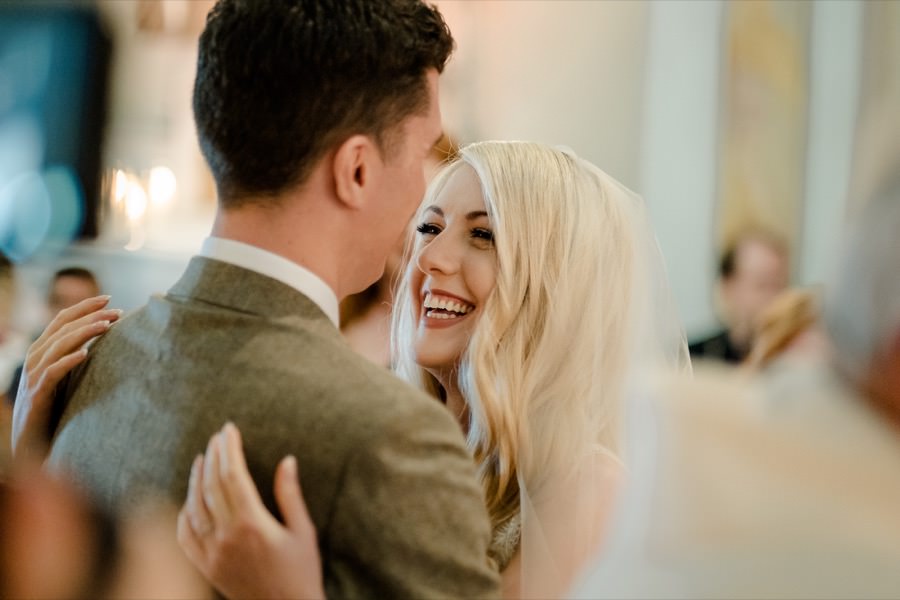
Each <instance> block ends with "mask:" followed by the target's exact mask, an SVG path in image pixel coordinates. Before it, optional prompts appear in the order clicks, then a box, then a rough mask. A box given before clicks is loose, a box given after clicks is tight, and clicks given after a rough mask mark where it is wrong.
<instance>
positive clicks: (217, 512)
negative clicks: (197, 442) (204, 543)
mask: <svg viewBox="0 0 900 600" xmlns="http://www.w3.org/2000/svg"><path fill="white" fill-rule="evenodd" d="M221 435H222V434H220V433H217V434H215V435H214V436H212V437H211V438H210V439H209V445H208V446H207V447H206V456H205V457H204V459H203V501H204V502H205V503H206V508H207V509H208V510H209V515H210V517H211V518H212V526H213V528H216V527H223V526H226V525H228V523H229V522H230V521H231V515H230V508H229V506H228V501H227V500H226V499H225V494H224V492H223V491H222V483H221V480H220V479H219V464H220V463H221V456H220V446H221V445H220V444H219V438H220V437H221Z"/></svg>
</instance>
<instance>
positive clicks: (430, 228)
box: [416, 223, 441, 236]
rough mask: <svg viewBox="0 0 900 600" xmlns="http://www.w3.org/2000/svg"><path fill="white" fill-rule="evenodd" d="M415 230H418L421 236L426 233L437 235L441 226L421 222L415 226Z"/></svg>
mask: <svg viewBox="0 0 900 600" xmlns="http://www.w3.org/2000/svg"><path fill="white" fill-rule="evenodd" d="M416 231H418V232H419V233H420V234H422V235H423V236H426V235H431V236H434V235H437V234H439V233H440V232H441V228H440V227H438V226H437V225H435V224H433V223H422V224H421V225H419V226H418V227H416Z"/></svg>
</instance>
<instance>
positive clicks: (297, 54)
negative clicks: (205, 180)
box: [193, 0, 453, 207]
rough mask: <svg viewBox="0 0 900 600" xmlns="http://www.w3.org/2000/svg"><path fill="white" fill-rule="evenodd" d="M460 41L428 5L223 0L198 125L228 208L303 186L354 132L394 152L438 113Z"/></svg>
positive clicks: (204, 62)
mask: <svg viewBox="0 0 900 600" xmlns="http://www.w3.org/2000/svg"><path fill="white" fill-rule="evenodd" d="M452 49H453V39H452V37H451V36H450V31H449V29H448V28H447V25H446V24H445V23H444V20H443V18H442V17H441V15H440V13H439V12H438V11H437V9H435V8H433V7H431V6H428V5H426V4H424V3H423V2H422V1H421V0H377V1H372V0H219V2H218V3H217V4H216V5H215V7H214V8H213V9H212V10H211V11H210V13H209V16H208V17H207V22H206V28H205V29H204V31H203V34H202V35H201V37H200V50H199V57H198V61H197V78H196V81H195V84H194V100H193V104H194V119H195V121H196V124H197V132H198V135H199V138H200V147H201V149H202V151H203V154H204V156H205V157H206V160H207V162H208V163H209V166H210V169H211V170H212V173H213V177H214V178H215V180H216V185H217V187H218V192H219V202H220V203H221V205H222V206H224V207H233V206H238V205H240V204H242V203H243V201H244V200H245V199H247V198H248V197H254V198H257V199H258V198H260V197H266V196H269V197H275V196H277V195H278V194H280V193H281V192H283V191H285V190H287V189H289V188H291V187H293V186H296V185H298V184H302V183H303V182H304V181H305V179H306V178H307V177H308V176H309V174H310V172H311V171H312V169H313V167H314V166H315V164H316V163H317V162H318V161H319V160H320V159H321V158H322V157H323V156H325V154H326V153H327V152H328V151H329V149H331V148H333V147H335V146H336V145H338V144H340V143H341V142H342V141H343V140H345V139H347V138H348V137H350V136H351V135H356V134H363V135H368V136H370V137H371V138H372V139H374V140H375V142H376V143H377V145H378V148H379V150H380V151H381V152H382V153H385V154H387V155H388V156H389V155H390V154H391V153H392V152H393V150H394V145H395V143H396V142H397V141H398V140H400V139H401V136H400V134H399V132H400V125H401V124H402V122H403V121H404V120H405V119H406V118H407V117H409V116H411V115H414V114H418V113H421V112H424V111H425V110H426V109H427V108H428V102H429V95H428V85H427V80H426V77H425V73H426V71H427V70H429V69H436V70H437V71H438V72H441V71H442V70H443V68H444V65H445V63H446V61H447V59H448V58H449V56H450V53H451V52H452Z"/></svg>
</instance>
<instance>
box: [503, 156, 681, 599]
mask: <svg viewBox="0 0 900 600" xmlns="http://www.w3.org/2000/svg"><path fill="white" fill-rule="evenodd" d="M562 152H563V153H564V154H565V155H566V156H567V157H568V158H569V159H570V160H572V161H574V163H575V165H574V166H575V172H576V173H577V176H576V177H577V179H578V183H577V186H576V189H575V190H573V193H580V194H587V195H588V197H593V198H594V199H595V200H596V202H597V203H598V204H599V205H600V210H599V211H598V212H591V211H585V213H584V214H581V215H578V218H581V219H587V220H593V221H594V226H595V227H596V243H597V244H600V245H601V246H603V245H606V247H607V250H606V252H601V253H600V254H598V255H597V256H598V258H599V259H598V260H596V261H595V262H596V264H594V265H593V266H592V268H593V270H594V276H595V277H596V278H597V285H596V286H594V287H595V288H596V289H595V292H594V297H595V301H594V302H593V303H591V305H590V306H587V307H585V308H584V310H583V312H582V313H580V314H570V315H561V316H560V318H561V319H575V320H577V321H578V323H579V327H580V328H581V329H582V330H584V331H589V332H590V331H593V334H594V335H593V340H592V343H593V347H592V348H589V347H585V346H578V345H575V346H573V347H563V348H560V352H564V353H567V354H568V355H569V357H570V360H572V361H574V362H576V363H578V362H581V361H579V360H578V359H577V357H576V356H575V353H588V354H590V353H593V355H592V356H591V357H590V358H589V361H588V363H585V364H583V365H582V366H581V367H580V368H582V369H583V368H585V366H586V364H589V363H592V364H591V366H590V370H589V372H583V373H580V374H579V375H578V376H580V377H583V378H584V380H585V381H584V383H582V385H580V386H577V388H578V389H582V390H585V391H586V395H585V397H584V398H582V399H581V402H576V403H574V404H573V405H571V406H570V407H569V409H570V410H571V409H574V410H575V411H576V412H577V413H578V418H577V419H561V420H559V421H557V423H559V425H560V426H564V427H565V428H566V429H567V430H566V429H557V430H554V429H553V427H552V426H551V427H549V428H547V429H546V430H545V431H544V435H550V436H557V437H558V438H559V439H566V440H568V441H569V442H570V444H569V446H568V449H567V450H566V452H567V453H568V454H569V456H570V457H571V463H570V464H556V465H555V466H554V467H553V468H551V469H550V471H549V472H547V473H543V474H542V476H541V477H535V476H534V474H533V473H531V472H530V468H529V465H528V464H527V462H528V460H529V459H530V454H529V452H527V451H526V452H524V453H523V455H522V457H521V459H520V460H521V465H522V466H521V469H520V471H519V476H518V478H519V488H520V514H521V522H522V529H521V542H520V555H519V558H520V560H521V584H520V585H521V587H520V590H519V595H520V596H521V597H523V598H557V597H561V596H563V595H564V594H565V593H566V592H567V591H568V590H569V588H570V587H571V585H572V584H573V582H574V580H575V578H576V577H577V575H578V574H579V572H580V571H581V570H582V569H583V568H584V567H585V566H586V564H587V563H588V562H589V559H590V558H592V557H594V556H595V555H596V554H597V552H598V551H602V542H603V539H604V537H605V534H606V529H607V525H608V521H607V519H608V518H609V515H610V514H611V513H612V511H613V505H614V502H615V500H616V494H615V491H616V490H617V489H618V487H619V481H620V480H621V479H623V478H627V473H628V466H629V457H628V456H623V453H624V450H623V449H624V445H625V442H626V440H623V432H624V431H625V427H624V423H623V421H624V419H625V418H626V412H629V410H630V408H631V407H629V406H627V402H626V398H635V397H639V396H640V395H639V394H636V393H635V392H636V389H635V388H636V387H639V386H640V384H641V382H642V381H644V380H645V379H646V378H648V377H652V376H653V375H654V374H656V373H657V372H659V371H661V370H679V371H683V372H689V371H690V369H691V365H690V359H689V356H688V350H687V343H686V339H685V335H684V330H683V328H682V326H681V322H680V320H679V318H678V314H677V310H676V307H675V303H674V299H673V297H672V294H671V290H670V286H669V281H668V277H667V275H666V269H665V262H664V260H663V257H662V254H661V252H660V249H659V246H658V243H657V240H656V236H655V235H654V233H653V229H652V227H651V224H650V219H649V215H648V214H647V211H646V207H645V205H644V202H643V200H642V198H641V197H640V196H638V195H637V194H635V193H633V192H632V191H630V190H629V189H627V188H626V187H625V186H623V185H622V184H620V183H619V182H617V181H616V180H614V179H613V178H612V177H610V176H609V175H607V174H606V173H605V172H603V171H602V170H600V169H599V168H597V167H596V166H594V165H593V164H591V163H589V162H588V161H586V160H583V159H581V158H578V157H577V156H575V155H574V153H572V152H571V151H569V150H562ZM609 238H612V239H609ZM573 243H577V240H573ZM615 285H619V286H622V288H623V289H622V290H621V291H622V292H623V293H622V294H620V295H617V294H611V293H608V292H609V291H610V290H609V289H608V287H609V286H615ZM604 286H606V289H604ZM590 337H591V336H587V338H585V339H586V340H587V341H588V342H590V341H591V340H590ZM562 342H563V340H561V343H562ZM560 376H561V377H565V376H572V374H571V373H568V374H564V373H560ZM630 416H631V417H633V416H634V414H631V415H630ZM533 435H534V434H533V432H530V433H529V437H532V436H533ZM631 441H633V440H631ZM522 442H523V443H527V441H526V440H522ZM545 464H546V463H545Z"/></svg>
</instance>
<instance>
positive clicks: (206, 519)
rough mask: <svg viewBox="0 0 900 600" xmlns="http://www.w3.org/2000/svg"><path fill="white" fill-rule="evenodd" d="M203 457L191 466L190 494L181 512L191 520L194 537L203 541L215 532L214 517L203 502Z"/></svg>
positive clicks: (198, 457) (196, 459)
mask: <svg viewBox="0 0 900 600" xmlns="http://www.w3.org/2000/svg"><path fill="white" fill-rule="evenodd" d="M203 462H204V461H203V456H197V458H195V459H194V463H193V465H191V476H190V479H189V480H188V494H187V499H186V500H185V502H184V507H182V509H181V511H182V512H183V513H185V515H186V517H187V518H188V520H189V523H188V525H189V526H190V530H191V533H192V535H194V536H195V537H197V538H198V539H203V538H204V537H206V536H207V535H209V534H210V533H212V530H213V524H212V517H211V516H210V514H209V510H207V508H206V503H205V502H204V500H203Z"/></svg>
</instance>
